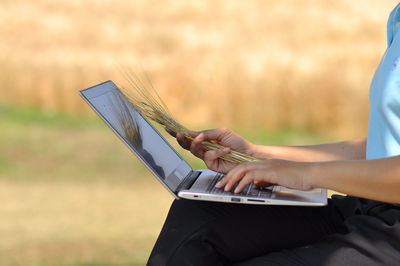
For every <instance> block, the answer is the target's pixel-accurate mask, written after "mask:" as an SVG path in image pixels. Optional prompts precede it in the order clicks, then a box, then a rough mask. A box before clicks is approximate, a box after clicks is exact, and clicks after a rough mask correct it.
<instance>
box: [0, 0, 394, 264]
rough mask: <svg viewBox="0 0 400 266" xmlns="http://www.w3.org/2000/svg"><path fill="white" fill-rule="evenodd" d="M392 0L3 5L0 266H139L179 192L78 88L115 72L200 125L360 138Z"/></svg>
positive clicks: (258, 135)
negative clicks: (125, 72) (149, 168)
mask: <svg viewBox="0 0 400 266" xmlns="http://www.w3.org/2000/svg"><path fill="white" fill-rule="evenodd" d="M397 2H398V1H394V0H390V1H389V0H385V1H382V0H371V1H361V0H335V1H333V0H325V1H320V0H303V1H295V0H280V1H272V0H263V1H262V0H259V1H253V0H250V1H228V0H225V1H219V0H209V1H196V0H186V1H146V0H135V1H122V0H113V1H111V0H103V1H101V0H86V1H78V0H70V1H50V0H37V1H27V0H13V1H11V0H0V22H1V23H0V38H1V40H0V51H1V53H0V200H1V204H0V236H1V238H0V265H28V266H29V265H71V266H72V265H74V266H76V265H79V266H83V265H87V266H89V265H90V266H94V265H96V266H97V265H121V266H122V265H143V264H145V261H146V259H147V256H148V255H149V252H150V249H151V247H152V245H153V243H154V241H155V238H156V237H157V234H158V232H159V230H160V228H161V225H162V222H163V220H164V218H165V215H166V213H167V211H168V207H169V205H170V203H171V201H172V197H171V196H170V195H168V194H167V193H166V192H165V191H164V189H163V188H162V187H161V186H160V185H159V184H158V183H157V182H156V181H155V180H154V179H153V178H152V177H150V176H149V175H148V173H147V172H146V170H145V169H144V168H143V167H142V166H141V165H140V164H139V163H138V162H137V160H136V159H135V158H134V157H132V155H131V154H130V153H129V151H128V150H127V149H126V148H125V147H124V146H123V145H122V144H121V143H120V141H119V140H118V139H117V138H116V137H114V136H113V134H112V133H111V131H110V130H109V129H108V128H106V126H105V125H103V124H102V122H100V121H99V119H97V118H96V117H94V115H93V112H92V111H91V110H89V109H88V108H87V106H86V105H85V104H84V103H83V101H82V100H81V99H80V97H78V94H77V91H78V90H80V89H83V88H86V87H89V86H92V85H94V84H97V83H99V82H102V81H105V80H109V79H112V80H114V81H116V82H117V83H119V84H121V85H124V84H125V81H124V80H123V78H122V76H121V74H120V73H119V71H118V67H119V66H122V67H123V68H129V69H132V70H135V71H139V72H140V71H145V72H147V73H148V74H149V76H150V77H151V79H152V81H153V84H154V86H155V87H156V88H157V89H158V91H159V92H160V94H161V96H162V98H163V99H164V100H165V101H166V103H167V105H168V106H169V107H170V109H171V111H172V113H173V114H174V116H175V117H176V118H177V119H178V120H179V121H181V122H182V123H183V124H185V125H187V126H189V127H192V128H194V129H201V128H205V127H216V126H224V127H231V128H233V129H235V130H236V131H238V132H240V133H241V134H244V135H245V136H246V137H248V138H250V139H251V140H253V141H254V142H258V143H269V144H303V143H317V142H322V141H329V140H337V139H342V138H354V137H362V136H364V135H365V130H366V126H367V118H368V94H369V91H368V89H369V84H370V82H371V78H372V75H373V72H374V69H375V68H376V66H377V65H378V64H379V60H380V57H381V56H382V55H383V53H384V50H385V46H386V39H385V38H386V20H387V17H388V14H389V12H390V10H391V9H392V8H393V7H394V6H395V4H396V3H397ZM184 156H185V158H187V159H188V160H190V162H191V163H192V164H193V165H194V167H202V166H203V165H202V163H201V162H199V161H197V160H195V159H193V158H192V157H191V156H190V155H188V154H187V153H184ZM139 187H141V188H142V189H139ZM149 193H152V195H151V196H146V195H148V194H149ZM145 196H146V197H145ZM145 198H146V200H145Z"/></svg>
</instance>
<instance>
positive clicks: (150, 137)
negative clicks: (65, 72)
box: [80, 81, 327, 206]
mask: <svg viewBox="0 0 400 266" xmlns="http://www.w3.org/2000/svg"><path fill="white" fill-rule="evenodd" d="M80 94H81V96H82V98H83V99H84V100H85V101H86V102H87V103H88V104H89V105H90V106H91V107H92V108H93V110H94V111H95V112H96V113H97V114H98V115H99V116H100V117H101V118H102V119H103V120H104V122H105V123H106V124H107V125H108V126H109V127H110V128H111V129H112V130H113V131H114V133H115V134H116V135H117V136H118V137H119V138H120V139H121V140H122V141H123V142H124V143H125V144H126V145H127V146H128V148H129V149H130V150H131V151H132V152H133V153H134V154H135V155H136V156H137V157H138V158H139V159H140V160H141V161H142V162H143V163H144V164H145V165H146V166H147V168H148V169H149V170H150V172H152V173H153V175H154V176H155V177H156V178H157V179H158V180H159V181H160V182H161V184H162V185H163V186H164V187H165V188H166V189H167V190H168V191H169V192H170V193H171V194H172V195H173V196H174V197H175V198H176V199H179V198H185V199H191V200H205V201H217V202H230V203H246V204H265V205H266V204H272V205H293V206H294V205H297V206H323V205H326V204H327V197H326V189H315V190H312V191H298V190H293V189H288V188H285V187H281V186H273V187H268V188H264V189H260V188H257V187H255V186H253V185H250V186H248V187H246V189H245V190H244V191H243V192H242V193H240V194H234V193H231V192H225V191H223V190H221V189H215V186H214V185H215V183H216V182H217V181H218V180H220V179H221V178H222V177H223V175H222V174H221V173H217V172H214V171H211V170H206V169H200V170H196V171H193V169H192V168H191V167H190V165H189V164H188V163H187V162H186V161H185V160H184V159H183V158H182V157H181V156H180V155H179V154H178V153H177V152H176V150H175V149H174V148H173V147H172V146H171V145H170V144H169V143H168V142H167V141H166V140H165V139H164V138H163V136H162V135H161V134H160V133H159V132H158V131H157V130H156V129H155V128H154V127H153V125H152V124H151V123H149V122H148V121H147V120H146V119H145V118H144V117H143V116H141V115H140V114H139V113H138V112H137V111H136V110H135V109H134V107H133V106H132V105H131V104H130V103H129V102H128V101H127V99H126V98H125V96H124V95H123V94H122V93H121V92H120V90H119V89H118V87H117V86H116V85H115V84H114V83H113V82H112V81H107V82H104V83H101V84H98V85H96V86H93V87H90V88H87V89H85V90H81V91H80ZM132 123H134V126H133V127H132ZM127 125H128V126H129V127H127ZM132 128H133V131H132Z"/></svg>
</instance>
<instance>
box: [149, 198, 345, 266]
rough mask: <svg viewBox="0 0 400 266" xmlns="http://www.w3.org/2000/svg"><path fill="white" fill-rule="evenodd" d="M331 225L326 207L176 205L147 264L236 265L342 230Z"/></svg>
mask: <svg viewBox="0 0 400 266" xmlns="http://www.w3.org/2000/svg"><path fill="white" fill-rule="evenodd" d="M336 216H337V217H336ZM337 220H341V219H340V218H339V217H338V214H337V212H336V211H335V210H334V209H333V208H331V206H329V205H328V206H325V207H292V206H272V205H271V206H259V205H244V204H226V203H216V202H203V201H190V200H178V201H175V202H174V203H173V205H172V207H171V209H170V212H169V214H168V217H167V220H166V222H165V224H164V228H163V229H162V231H161V233H160V236H159V238H158V240H157V243H156V245H155V247H154V249H153V253H152V256H151V261H157V258H162V259H163V260H165V258H167V257H168V258H170V259H171V260H175V259H177V258H181V257H182V256H186V257H187V258H189V259H190V260H194V259H195V257H196V256H197V254H200V255H199V256H201V257H202V258H203V259H204V260H207V259H208V260H210V261H211V260H214V261H219V260H221V261H224V262H225V263H230V262H233V261H240V260H244V259H248V258H252V257H256V256H260V255H262V254H266V253H270V252H273V251H278V250H281V249H284V248H293V247H298V246H302V245H306V244H308V243H313V242H316V241H319V240H321V239H322V238H323V237H324V236H325V235H327V234H331V233H334V232H338V231H343V230H344V228H343V227H341V226H340V223H339V222H335V221H337ZM166 243H168V244H166ZM201 249H204V250H201ZM189 254H190V255H189ZM205 254H207V255H205ZM176 263H178V262H176ZM179 263H180V264H181V265H184V263H183V262H182V261H181V262H179ZM158 264H160V265H163V263H158ZM164 264H166V263H164ZM171 265H172V264H171ZM198 265H201V263H199V264H198ZM208 265H213V264H212V263H208ZM216 265H218V264H216Z"/></svg>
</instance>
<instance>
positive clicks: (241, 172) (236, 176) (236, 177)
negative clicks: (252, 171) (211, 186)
mask: <svg viewBox="0 0 400 266" xmlns="http://www.w3.org/2000/svg"><path fill="white" fill-rule="evenodd" d="M236 168H237V167H236ZM234 169H235V168H234ZM247 171H248V170H247V168H246V167H240V168H239V169H238V170H237V171H235V172H233V173H232V174H231V173H229V174H228V175H230V178H229V180H228V182H227V183H226V185H225V188H224V190H225V191H231V190H232V188H233V187H234V186H235V184H237V183H238V182H239V181H240V180H241V179H242V178H243V177H244V176H245V175H246V173H247Z"/></svg>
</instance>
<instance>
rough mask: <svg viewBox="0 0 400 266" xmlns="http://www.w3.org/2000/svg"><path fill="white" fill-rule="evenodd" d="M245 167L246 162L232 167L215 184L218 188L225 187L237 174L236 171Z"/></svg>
mask: <svg viewBox="0 0 400 266" xmlns="http://www.w3.org/2000/svg"><path fill="white" fill-rule="evenodd" d="M242 167H244V164H239V165H237V166H235V167H234V168H233V169H231V170H230V171H229V172H228V173H227V174H226V175H225V176H224V177H223V178H222V179H221V180H220V181H219V182H217V184H215V187H216V188H223V187H225V186H226V184H227V183H228V182H229V180H230V179H231V178H232V177H233V176H235V173H236V172H238V171H240V169H241V168H242Z"/></svg>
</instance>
